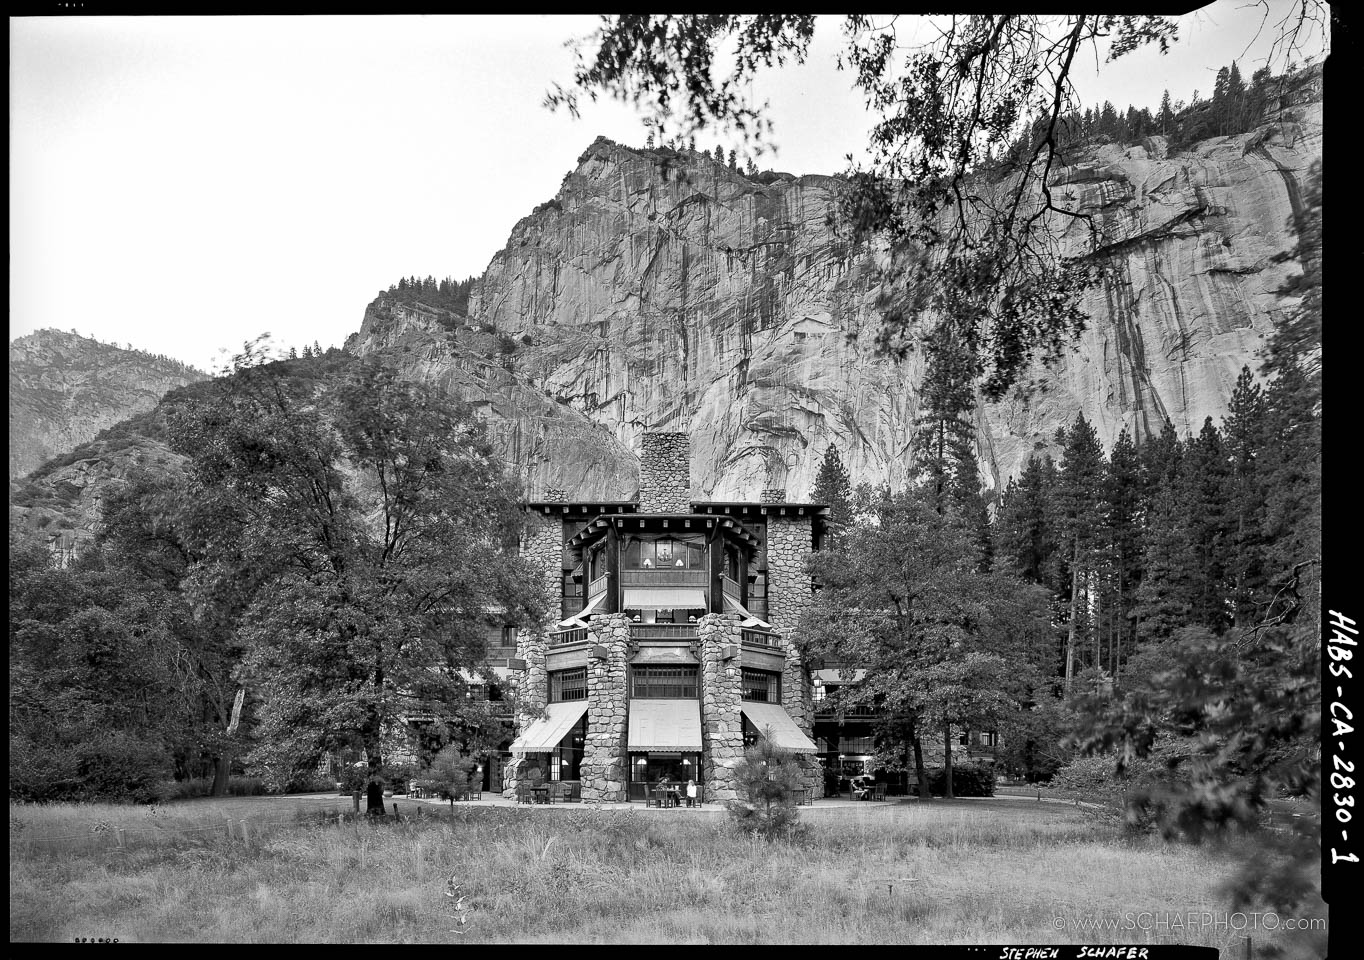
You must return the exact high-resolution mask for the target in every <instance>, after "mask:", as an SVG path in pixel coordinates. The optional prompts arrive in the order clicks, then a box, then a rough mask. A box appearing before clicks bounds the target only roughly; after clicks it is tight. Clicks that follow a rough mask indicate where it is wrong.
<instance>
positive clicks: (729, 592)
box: [720, 576, 743, 603]
mask: <svg viewBox="0 0 1364 960" xmlns="http://www.w3.org/2000/svg"><path fill="white" fill-rule="evenodd" d="M720 589H721V590H723V591H724V593H725V596H727V597H733V598H734V601H735V602H736V603H742V602H743V594H741V593H740V592H739V583H738V581H736V580H734V579H733V578H732V577H729V576H722V577H721V578H720Z"/></svg>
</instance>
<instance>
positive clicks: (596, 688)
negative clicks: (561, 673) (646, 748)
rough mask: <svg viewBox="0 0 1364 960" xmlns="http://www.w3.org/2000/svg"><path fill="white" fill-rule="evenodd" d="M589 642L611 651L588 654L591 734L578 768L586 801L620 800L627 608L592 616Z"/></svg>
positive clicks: (628, 630) (625, 717)
mask: <svg viewBox="0 0 1364 960" xmlns="http://www.w3.org/2000/svg"><path fill="white" fill-rule="evenodd" d="M587 642H588V643H589V644H591V645H595V646H600V647H604V648H605V649H606V656H605V657H604V658H591V659H589V660H588V666H587V736H586V738H585V739H584V742H583V759H582V766H581V768H580V770H579V775H580V778H581V780H582V796H583V800H584V801H592V800H598V801H616V800H621V799H624V797H625V775H626V771H625V763H626V761H625V731H626V721H627V715H626V710H627V707H628V704H629V701H628V699H627V693H628V688H627V684H626V681H627V679H628V677H627V671H628V669H629V668H628V667H627V666H626V659H627V655H628V650H629V646H630V618H629V617H627V616H626V615H625V614H623V613H608V614H597V615H596V616H594V617H592V619H591V620H590V621H589V626H588V629H587Z"/></svg>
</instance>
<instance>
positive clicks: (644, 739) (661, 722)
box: [626, 700, 701, 753]
mask: <svg viewBox="0 0 1364 960" xmlns="http://www.w3.org/2000/svg"><path fill="white" fill-rule="evenodd" d="M626 744H627V747H628V749H629V750H630V751H631V752H640V753H642V752H645V751H650V750H653V751H660V750H662V751H673V752H680V753H700V752H701V701H699V700H631V701H630V732H629V734H628V736H627V738H626Z"/></svg>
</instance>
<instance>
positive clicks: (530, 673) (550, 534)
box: [502, 512, 564, 798]
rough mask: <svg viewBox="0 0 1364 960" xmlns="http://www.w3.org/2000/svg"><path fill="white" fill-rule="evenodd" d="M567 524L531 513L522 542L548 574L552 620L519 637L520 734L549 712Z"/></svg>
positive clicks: (513, 763) (506, 774)
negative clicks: (548, 657)
mask: <svg viewBox="0 0 1364 960" xmlns="http://www.w3.org/2000/svg"><path fill="white" fill-rule="evenodd" d="M563 550H564V523H563V519H562V518H561V517H560V516H558V515H557V514H551V515H548V516H546V515H545V514H541V513H534V512H531V513H529V514H528V515H527V517H526V533H525V536H524V538H523V539H522V541H521V555H522V556H523V557H526V558H527V559H529V560H530V561H531V562H532V563H535V564H536V565H537V566H539V567H541V568H542V569H543V571H544V589H545V597H546V600H547V602H548V604H549V619H548V621H547V622H546V623H545V624H543V625H542V626H541V627H539V628H538V629H527V628H524V627H523V628H522V629H521V630H519V631H517V634H516V655H517V656H518V657H519V658H521V659H522V660H524V661H526V669H525V671H524V672H523V673H522V674H521V675H520V676H519V677H518V678H517V682H516V704H517V710H516V732H517V733H518V734H520V733H521V732H523V731H524V730H525V729H526V727H527V726H528V725H529V724H530V723H531V722H532V720H531V718H532V717H535V716H538V715H540V714H541V712H542V711H543V710H544V709H545V701H546V699H547V698H548V695H549V690H548V677H547V676H546V674H545V650H546V647H547V646H548V643H549V640H548V637H547V636H546V633H547V631H548V629H549V626H550V625H551V624H553V623H554V622H555V621H556V620H558V619H559V600H560V597H561V594H562V590H563V587H562V582H561V579H560V578H561V577H562V575H563ZM523 759H524V758H523V757H517V756H513V757H512V759H511V760H510V761H508V763H507V765H506V766H504V767H503V768H502V795H503V796H504V797H509V798H510V797H515V796H516V784H517V782H518V780H519V779H520V770H521V763H522V760H523Z"/></svg>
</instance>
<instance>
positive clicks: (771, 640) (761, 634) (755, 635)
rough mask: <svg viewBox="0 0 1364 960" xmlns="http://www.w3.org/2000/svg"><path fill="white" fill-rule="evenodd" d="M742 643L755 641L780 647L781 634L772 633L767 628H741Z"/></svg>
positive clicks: (767, 645) (762, 644) (763, 644)
mask: <svg viewBox="0 0 1364 960" xmlns="http://www.w3.org/2000/svg"><path fill="white" fill-rule="evenodd" d="M741 634H742V638H743V641H744V643H756V644H758V645H760V646H764V647H780V646H781V634H779V633H772V632H771V631H768V630H743V631H741Z"/></svg>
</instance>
